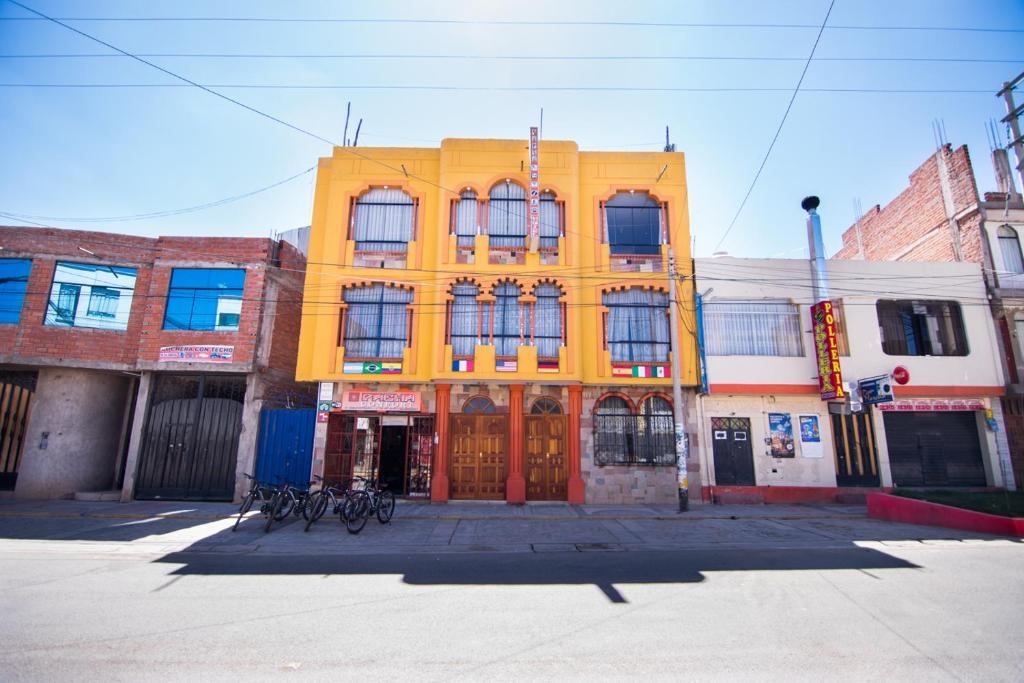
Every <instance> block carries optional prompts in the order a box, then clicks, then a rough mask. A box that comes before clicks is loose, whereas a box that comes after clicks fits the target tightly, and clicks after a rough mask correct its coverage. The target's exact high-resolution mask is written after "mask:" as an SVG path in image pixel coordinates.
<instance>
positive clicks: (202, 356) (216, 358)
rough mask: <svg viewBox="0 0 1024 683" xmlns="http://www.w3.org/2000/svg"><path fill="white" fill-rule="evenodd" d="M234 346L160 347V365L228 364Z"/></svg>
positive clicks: (232, 354)
mask: <svg viewBox="0 0 1024 683" xmlns="http://www.w3.org/2000/svg"><path fill="white" fill-rule="evenodd" d="M234 354H235V347H234V346H203V345H198V344H195V345H186V346H161V347H160V362H161V363H230V362H231V360H232V357H233V356H234Z"/></svg>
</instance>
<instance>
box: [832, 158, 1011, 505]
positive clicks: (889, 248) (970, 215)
mask: <svg viewBox="0 0 1024 683" xmlns="http://www.w3.org/2000/svg"><path fill="white" fill-rule="evenodd" d="M993 163H994V165H995V170H996V177H997V179H998V180H999V183H1000V186H1001V187H1000V192H989V193H985V195H984V199H981V198H980V197H979V193H978V187H977V182H976V180H975V176H974V170H973V168H972V165H971V159H970V155H969V153H968V150H967V147H966V146H961V147H958V148H956V149H953V148H952V147H951V146H950V145H948V144H947V145H943V146H942V147H940V148H939V149H938V150H937V151H936V152H935V153H934V154H933V155H932V156H930V157H929V158H928V159H927V160H926V161H925V162H924V163H923V164H921V166H919V167H918V168H917V169H916V170H915V171H914V172H913V173H911V174H910V185H909V187H907V188H906V189H905V190H903V192H901V193H900V194H899V195H897V196H896V198H894V199H893V200H892V201H890V202H889V203H888V204H886V205H885V206H884V207H880V206H877V205H876V206H874V207H872V208H871V209H870V210H869V211H867V213H865V214H864V216H862V217H861V219H860V220H858V221H857V222H856V223H854V224H853V225H852V226H850V227H849V228H848V229H847V230H846V231H844V232H843V236H842V240H843V245H842V247H841V248H840V249H839V251H838V252H837V253H836V254H835V255H834V257H833V258H835V259H862V260H868V261H948V262H956V261H962V262H970V263H978V264H980V265H981V267H982V274H983V276H984V278H985V285H986V290H987V300H988V304H989V305H990V308H991V312H992V316H993V318H994V320H995V323H996V328H997V330H998V331H999V334H998V335H997V341H998V355H999V357H1000V359H1001V362H1002V371H1003V375H1004V379H1005V382H1006V386H1005V390H1004V392H1003V393H1004V396H1003V398H1002V399H1001V400H998V401H992V403H991V411H992V418H993V420H994V421H995V423H996V424H997V425H1005V428H1004V427H1002V426H1001V427H999V432H998V433H997V435H996V437H997V438H996V441H997V443H998V447H999V449H1000V451H1001V453H1003V452H1005V451H1009V453H1010V458H1009V462H1012V468H1013V476H1010V473H1009V472H1007V473H1006V476H1005V479H1006V481H1007V485H1008V486H1010V487H1012V486H1013V485H1014V480H1016V485H1017V486H1021V485H1024V383H1022V382H1021V378H1022V377H1024V257H1022V255H1021V246H1020V239H1019V235H1020V234H1021V231H1022V230H1024V204H1022V203H1021V196H1020V194H1018V193H1017V192H1016V190H1015V188H1014V187H1013V180H1012V175H1011V174H1010V172H1009V166H1008V164H1007V161H1006V153H1005V151H1004V150H999V149H997V150H995V151H994V153H993ZM980 303H981V305H984V304H985V302H984V301H981V302H980ZM1005 461H1007V459H1006V458H1003V457H1001V458H1000V462H1005Z"/></svg>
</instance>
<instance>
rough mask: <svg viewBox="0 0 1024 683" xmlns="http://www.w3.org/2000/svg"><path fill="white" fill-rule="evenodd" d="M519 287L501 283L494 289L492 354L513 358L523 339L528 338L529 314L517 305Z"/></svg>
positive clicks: (509, 283)
mask: <svg viewBox="0 0 1024 683" xmlns="http://www.w3.org/2000/svg"><path fill="white" fill-rule="evenodd" d="M520 294H521V291H520V289H519V285H516V284H513V283H511V282H505V283H502V284H500V285H498V286H496V287H495V288H494V329H493V331H492V336H493V337H494V347H495V348H494V353H495V355H496V356H498V357H502V356H515V355H516V349H517V348H518V347H519V346H520V345H521V344H522V340H523V339H528V338H529V336H530V312H529V309H527V308H526V307H525V306H523V305H522V304H521V303H519V295H520Z"/></svg>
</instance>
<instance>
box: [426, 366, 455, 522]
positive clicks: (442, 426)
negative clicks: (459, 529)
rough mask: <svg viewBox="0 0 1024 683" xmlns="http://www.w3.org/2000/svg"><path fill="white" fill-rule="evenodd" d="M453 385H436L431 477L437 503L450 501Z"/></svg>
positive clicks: (432, 490)
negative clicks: (450, 410) (434, 443)
mask: <svg viewBox="0 0 1024 683" xmlns="http://www.w3.org/2000/svg"><path fill="white" fill-rule="evenodd" d="M451 395H452V386H451V385H450V384H437V385H435V386H434V397H435V403H436V412H435V415H434V428H435V430H436V431H437V444H436V446H437V448H436V449H435V450H434V471H433V473H432V475H431V478H430V500H431V501H433V502H435V503H445V502H447V501H448V490H449V486H448V441H449V437H448V434H449V431H448V430H449V422H450V420H449V419H448V412H449V407H450V405H451Z"/></svg>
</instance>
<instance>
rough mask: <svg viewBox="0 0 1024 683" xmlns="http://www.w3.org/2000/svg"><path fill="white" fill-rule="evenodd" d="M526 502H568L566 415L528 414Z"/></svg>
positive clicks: (525, 473)
mask: <svg viewBox="0 0 1024 683" xmlns="http://www.w3.org/2000/svg"><path fill="white" fill-rule="evenodd" d="M524 419H525V429H526V435H525V436H526V439H525V440H526V463H525V470H526V471H525V472H524V475H525V476H526V499H527V500H567V499H568V487H567V485H566V481H567V473H566V454H565V416H564V415H527V416H526V417H525V418H524Z"/></svg>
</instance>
